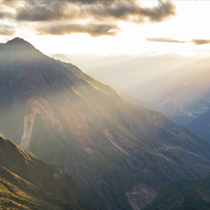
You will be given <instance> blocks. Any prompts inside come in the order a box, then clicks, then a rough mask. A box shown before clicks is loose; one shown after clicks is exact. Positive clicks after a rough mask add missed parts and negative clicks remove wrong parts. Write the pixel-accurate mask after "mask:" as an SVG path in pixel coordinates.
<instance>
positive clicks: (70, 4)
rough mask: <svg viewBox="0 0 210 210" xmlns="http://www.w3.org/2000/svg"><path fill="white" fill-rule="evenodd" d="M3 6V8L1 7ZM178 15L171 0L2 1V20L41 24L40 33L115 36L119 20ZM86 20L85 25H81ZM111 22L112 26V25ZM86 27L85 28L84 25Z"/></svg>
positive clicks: (165, 18) (129, 20) (158, 20)
mask: <svg viewBox="0 0 210 210" xmlns="http://www.w3.org/2000/svg"><path fill="white" fill-rule="evenodd" d="M1 7H2V8H3V9H1ZM174 15H176V7H175V5H174V4H173V2H172V1H171V0H164V1H163V0H157V4H156V6H153V7H144V6H143V5H142V3H141V1H139V0H64V1H62V0H61V1H58V0H57V1H54V0H25V1H12V0H2V1H1V2H0V19H4V18H9V19H10V20H12V21H13V22H14V23H17V24H21V23H26V24H31V25H32V26H37V27H35V28H38V26H40V25H41V26H43V25H44V26H47V24H53V23H56V24H57V25H54V26H51V27H47V29H44V27H42V28H41V27H39V28H38V31H35V32H36V33H37V34H52V35H57V34H71V33H88V34H90V35H91V36H100V35H113V36H114V35H116V33H117V32H118V31H119V28H118V27H117V25H118V24H119V21H124V22H135V23H144V22H148V21H149V22H153V23H155V22H162V21H165V20H167V19H168V18H170V17H172V16H174ZM81 23H86V24H81ZM110 23H112V25H110ZM82 27H84V28H82Z"/></svg>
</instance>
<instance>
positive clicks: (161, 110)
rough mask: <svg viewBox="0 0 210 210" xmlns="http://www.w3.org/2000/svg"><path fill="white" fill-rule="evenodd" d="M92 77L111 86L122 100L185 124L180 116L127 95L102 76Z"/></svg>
mask: <svg viewBox="0 0 210 210" xmlns="http://www.w3.org/2000/svg"><path fill="white" fill-rule="evenodd" d="M93 77H94V78H95V79H97V80H99V81H100V82H102V83H104V84H106V85H109V86H110V87H112V88H113V89H114V90H115V91H116V92H117V94H118V95H119V96H120V97H122V98H123V99H124V100H126V101H128V102H130V103H132V104H136V105H138V106H143V107H145V108H147V109H153V110H156V111H159V112H161V113H162V114H164V115H165V116H166V117H168V118H169V119H170V120H171V121H173V122H175V123H177V124H178V125H182V126H185V125H186V124H185V122H184V121H182V120H181V119H180V118H178V117H176V116H174V115H172V114H171V113H170V112H168V111H166V110H164V109H161V108H159V107H155V106H151V105H149V104H148V103H146V102H145V101H143V100H141V99H139V98H136V97H133V96H131V95H129V94H128V93H127V92H125V91H124V90H122V89H120V88H119V87H117V86H116V85H114V84H112V83H110V82H108V81H107V80H106V79H104V78H101V77H99V76H97V75H93Z"/></svg>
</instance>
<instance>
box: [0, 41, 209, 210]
mask: <svg viewBox="0 0 210 210" xmlns="http://www.w3.org/2000/svg"><path fill="white" fill-rule="evenodd" d="M0 133H1V134H2V135H3V136H4V137H6V138H9V139H12V140H13V141H14V142H15V143H16V144H18V145H20V147H21V148H22V149H24V150H30V151H31V152H32V153H33V154H35V155H36V157H37V158H39V159H42V160H45V161H47V162H50V163H53V164H57V165H59V166H60V167H61V168H62V169H63V170H64V171H65V172H66V173H67V174H69V175H71V176H72V177H73V178H74V180H75V181H76V183H77V185H78V187H79V189H80V191H81V193H82V195H83V197H84V199H85V200H86V201H88V202H89V203H90V204H92V205H93V206H95V207H96V208H98V209H108V210H112V209H122V210H123V209H125V210H129V209H132V208H133V209H137V208H138V209H140V208H142V207H143V206H145V205H146V204H148V203H150V202H151V201H152V200H153V199H154V198H155V197H156V195H157V194H158V192H159V191H160V190H161V188H162V187H163V186H164V185H166V184H167V183H169V182H171V181H173V180H178V179H181V178H198V177H201V176H203V175H204V174H206V173H207V172H208V171H210V165H209V151H210V144H209V143H208V142H206V141H205V140H204V139H202V138H201V137H199V136H198V135H196V134H195V133H193V132H191V131H189V130H188V129H186V128H184V127H181V126H178V125H177V124H175V123H173V122H172V121H170V120H169V119H168V118H166V117H165V116H164V115H163V114H161V113H159V112H157V111H154V110H150V109H147V108H144V107H140V106H137V105H133V104H131V103H129V102H127V101H125V100H123V99H122V98H121V97H119V95H117V93H116V92H115V91H114V90H113V89H111V88H110V87H109V86H107V85H104V84H102V83H100V82H98V81H97V80H95V79H93V78H92V77H90V76H88V75H87V74H85V73H83V72H82V71H81V70H80V69H78V68H77V67H76V66H74V65H72V64H68V63H62V62H59V61H56V60H54V59H52V58H49V57H47V56H45V55H44V54H42V53H41V52H39V51H38V50H37V49H35V48H34V47H33V46H32V45H31V44H30V43H28V42H26V41H25V40H23V39H20V38H15V39H13V40H11V41H9V42H7V43H6V44H1V45H0Z"/></svg>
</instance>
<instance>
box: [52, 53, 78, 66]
mask: <svg viewBox="0 0 210 210" xmlns="http://www.w3.org/2000/svg"><path fill="white" fill-rule="evenodd" d="M50 57H51V58H54V59H55V60H60V61H62V62H66V63H72V64H75V62H74V61H73V60H72V59H71V58H69V57H67V56H66V55H63V54H54V55H51V56H50Z"/></svg>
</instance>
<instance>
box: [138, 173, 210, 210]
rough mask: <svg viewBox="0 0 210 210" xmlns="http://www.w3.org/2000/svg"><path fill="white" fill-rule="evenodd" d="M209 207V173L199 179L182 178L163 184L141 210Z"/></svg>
mask: <svg viewBox="0 0 210 210" xmlns="http://www.w3.org/2000/svg"><path fill="white" fill-rule="evenodd" d="M151 209H157V210H160V209H161V210H165V209H171V210H173V209H177V210H178V209H180V210H181V209H182V210H184V209H190V210H197V209H205V210H207V209H210V174H207V175H206V176H204V177H203V178H201V179H182V180H179V181H176V182H172V183H170V184H168V185H167V186H165V187H164V188H163V189H162V191H161V192H160V194H159V195H158V196H157V197H156V198H155V200H154V201H153V202H152V203H151V204H149V205H147V206H146V207H145V208H143V209H142V210H151Z"/></svg>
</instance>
